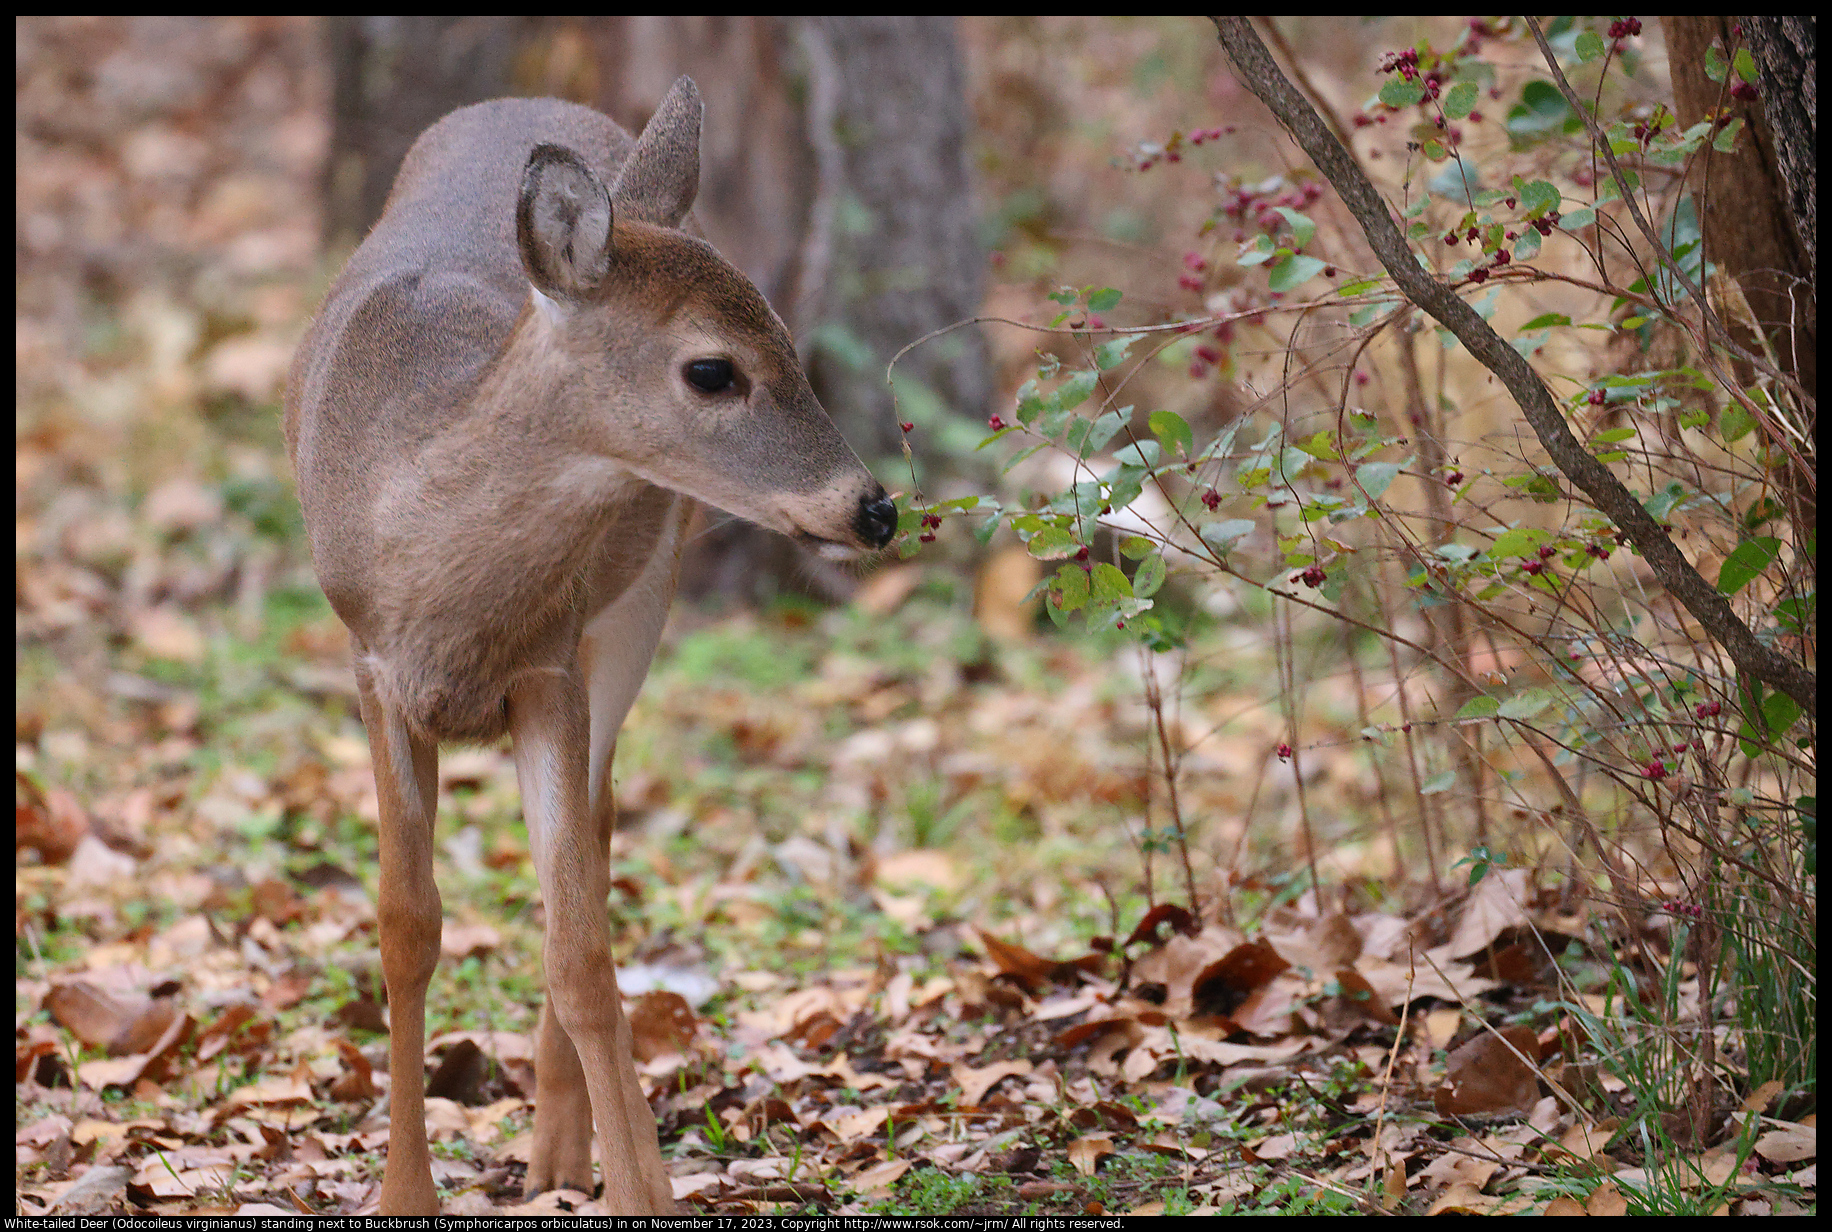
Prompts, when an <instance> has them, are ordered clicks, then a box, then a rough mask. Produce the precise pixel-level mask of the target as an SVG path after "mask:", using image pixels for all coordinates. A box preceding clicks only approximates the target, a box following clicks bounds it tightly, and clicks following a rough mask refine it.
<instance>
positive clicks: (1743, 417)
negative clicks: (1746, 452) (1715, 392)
mask: <svg viewBox="0 0 1832 1232" xmlns="http://www.w3.org/2000/svg"><path fill="white" fill-rule="evenodd" d="M1755 426H1756V417H1755V416H1754V415H1751V414H1750V413H1749V411H1748V410H1746V409H1745V408H1744V407H1743V406H1742V404H1741V403H1737V402H1732V403H1731V404H1730V405H1729V406H1727V407H1725V408H1724V409H1723V410H1722V411H1720V412H1719V413H1718V431H1719V432H1721V433H1723V434H1724V443H1725V444H1726V445H1729V444H1731V443H1733V442H1735V441H1740V440H1742V439H1743V438H1744V437H1746V436H1748V435H1749V431H1750V429H1751V428H1754V427H1755Z"/></svg>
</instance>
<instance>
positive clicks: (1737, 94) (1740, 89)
mask: <svg viewBox="0 0 1832 1232" xmlns="http://www.w3.org/2000/svg"><path fill="white" fill-rule="evenodd" d="M1730 97H1732V98H1737V99H1741V100H1743V101H1744V102H1746V103H1753V102H1755V101H1756V87H1755V85H1754V83H1752V82H1748V81H1739V82H1737V84H1735V85H1734V86H1731V87H1730Z"/></svg>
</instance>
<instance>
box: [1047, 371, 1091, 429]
mask: <svg viewBox="0 0 1832 1232" xmlns="http://www.w3.org/2000/svg"><path fill="white" fill-rule="evenodd" d="M1098 383H1099V378H1097V377H1096V376H1095V375H1094V373H1092V372H1086V371H1083V372H1077V373H1076V374H1075V375H1074V376H1071V377H1070V378H1069V379H1068V380H1066V381H1064V382H1063V383H1062V385H1061V386H1060V387H1059V388H1058V389H1057V390H1056V395H1055V401H1056V405H1057V406H1060V407H1061V408H1062V409H1063V410H1065V411H1070V410H1074V409H1075V408H1076V407H1078V406H1080V405H1081V404H1082V403H1084V402H1086V401H1087V400H1088V395H1089V394H1091V393H1093V392H1094V388H1095V386H1096V385H1097V384H1098ZM1051 435H1054V433H1052V434H1051Z"/></svg>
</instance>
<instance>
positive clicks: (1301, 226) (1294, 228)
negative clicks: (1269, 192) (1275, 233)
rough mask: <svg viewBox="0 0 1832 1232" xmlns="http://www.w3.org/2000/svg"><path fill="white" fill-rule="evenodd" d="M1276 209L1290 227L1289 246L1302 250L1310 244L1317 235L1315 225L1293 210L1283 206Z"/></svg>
mask: <svg viewBox="0 0 1832 1232" xmlns="http://www.w3.org/2000/svg"><path fill="white" fill-rule="evenodd" d="M1276 208H1277V209H1278V212H1279V213H1280V214H1281V215H1282V216H1283V217H1284V219H1285V221H1286V222H1287V223H1289V224H1290V225H1291V246H1292V247H1293V248H1302V247H1304V245H1306V244H1308V243H1310V241H1311V238H1312V237H1313V236H1315V235H1316V234H1317V224H1316V223H1314V222H1312V221H1311V220H1310V219H1308V218H1306V217H1304V215H1302V214H1300V213H1298V212H1297V211H1296V210H1294V209H1290V208H1288V207H1286V206H1283V205H1281V206H1278V207H1276Z"/></svg>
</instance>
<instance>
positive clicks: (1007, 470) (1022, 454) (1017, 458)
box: [999, 441, 1049, 475]
mask: <svg viewBox="0 0 1832 1232" xmlns="http://www.w3.org/2000/svg"><path fill="white" fill-rule="evenodd" d="M1048 445H1049V442H1048V441H1038V442H1037V443H1036V444H1035V445H1032V446H1031V447H1030V448H1029V449H1020V450H1019V451H1018V452H1017V453H1014V454H1013V455H1012V456H1011V457H1009V458H1007V459H1006V460H1005V465H1004V466H1001V467H1000V468H999V474H1001V475H1009V474H1011V469H1012V467H1014V466H1016V465H1018V463H1020V462H1022V461H1024V459H1026V458H1028V457H1030V456H1031V455H1032V454H1034V453H1036V452H1037V451H1038V450H1039V449H1043V448H1046V447H1047V446H1048Z"/></svg>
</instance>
